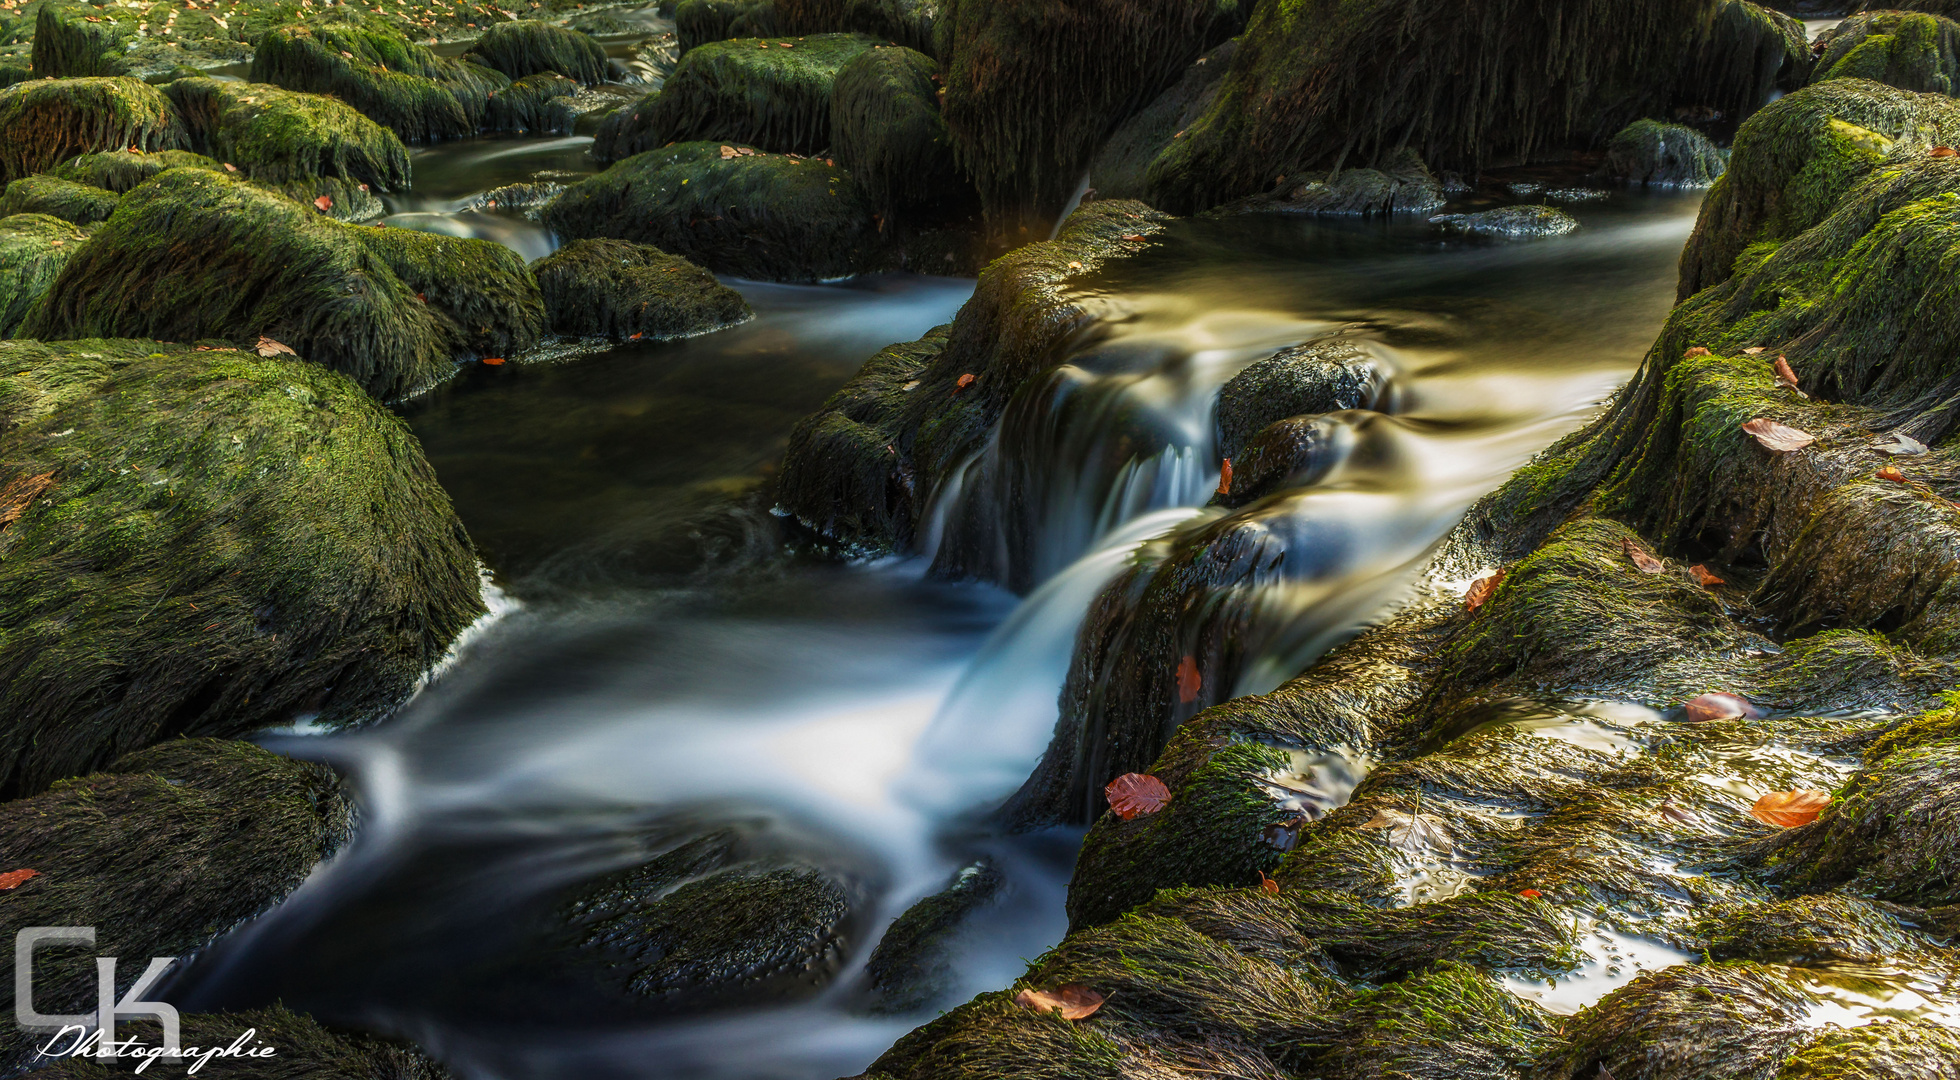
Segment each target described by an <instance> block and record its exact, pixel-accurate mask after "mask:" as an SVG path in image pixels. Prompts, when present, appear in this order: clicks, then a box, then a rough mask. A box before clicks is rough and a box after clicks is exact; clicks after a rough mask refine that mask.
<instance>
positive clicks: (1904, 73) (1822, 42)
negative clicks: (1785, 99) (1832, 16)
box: [1811, 11, 1960, 95]
mask: <svg viewBox="0 0 1960 1080" xmlns="http://www.w3.org/2000/svg"><path fill="white" fill-rule="evenodd" d="M1817 40H1818V48H1819V49H1820V50H1821V51H1820V52H1819V54H1818V57H1817V64H1816V68H1815V73H1814V74H1813V75H1812V76H1811V81H1812V82H1823V81H1825V80H1827V79H1870V80H1871V81H1873V82H1879V83H1884V84H1885V85H1887V86H1896V87H1898V88H1899V89H1901V90H1913V91H1917V92H1920V93H1930V94H1949V95H1950V94H1952V93H1953V91H1954V85H1955V79H1956V77H1960V23H1955V22H1954V21H1953V20H1952V19H1950V18H1946V17H1944V16H1940V15H1928V14H1917V13H1909V12H1903V11H1879V12H1873V13H1870V14H1863V15H1853V16H1851V17H1850V18H1848V19H1846V20H1844V21H1843V22H1842V23H1839V24H1838V25H1837V26H1835V27H1832V28H1831V29H1829V30H1827V31H1825V32H1824V33H1823V34H1822V35H1821V36H1820V37H1819V38H1818V39H1817Z"/></svg>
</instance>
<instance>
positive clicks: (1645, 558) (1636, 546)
mask: <svg viewBox="0 0 1960 1080" xmlns="http://www.w3.org/2000/svg"><path fill="white" fill-rule="evenodd" d="M1620 546H1621V547H1622V548H1624V549H1625V550H1626V553H1627V558H1629V559H1632V560H1633V565H1634V566H1636V567H1638V568H1639V569H1640V572H1641V573H1643V574H1658V573H1660V572H1661V571H1663V570H1665V569H1667V567H1665V566H1663V565H1661V561H1660V560H1659V559H1656V558H1654V557H1653V556H1652V555H1649V554H1647V549H1646V548H1644V547H1641V546H1640V541H1638V540H1635V539H1634V538H1633V537H1631V536H1629V537H1627V538H1626V539H1624V540H1621V541H1620Z"/></svg>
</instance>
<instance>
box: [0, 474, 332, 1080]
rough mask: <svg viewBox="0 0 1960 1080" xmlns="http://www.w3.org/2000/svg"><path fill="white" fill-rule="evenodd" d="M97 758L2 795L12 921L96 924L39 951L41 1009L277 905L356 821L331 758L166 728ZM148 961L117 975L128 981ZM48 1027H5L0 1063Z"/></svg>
mask: <svg viewBox="0 0 1960 1080" xmlns="http://www.w3.org/2000/svg"><path fill="white" fill-rule="evenodd" d="M8 449H9V450H10V451H11V450H13V449H15V447H14V446H9V447H8ZM10 456H11V455H10ZM15 528H18V524H16V526H15ZM9 531H10V532H11V531H12V530H11V529H10V530H9ZM13 550H14V551H18V550H19V542H18V541H15V543H14V545H13ZM8 562H9V564H11V563H12V562H13V556H12V555H11V553H10V556H9V560H8ZM10 573H12V571H0V574H10ZM11 704H13V703H12V702H10V705H11ZM7 715H8V716H9V717H10V718H11V717H12V716H14V715H16V714H14V713H13V711H12V709H11V708H10V709H9V711H8V714H7ZM98 768H100V771H96V772H93V773H91V774H90V775H87V776H82V777H79V778H77V779H73V780H64V781H62V782H60V783H58V784H55V785H54V786H53V787H52V788H50V789H48V790H46V791H43V792H41V793H40V794H37V795H33V796H31V797H28V798H17V799H15V800H14V801H12V802H8V803H4V804H0V852H4V853H5V857H6V860H7V863H8V865H10V866H16V867H32V868H34V869H36V870H39V871H40V872H41V873H40V875H39V876H38V877H35V878H32V879H30V880H28V881H27V882H25V883H24V884H22V885H20V886H19V887H17V888H15V889H14V890H12V891H11V892H9V893H8V895H7V911H8V918H9V920H10V923H11V924H17V925H19V926H22V927H26V926H92V927H94V928H95V932H96V940H95V945H94V946H93V947H87V948H84V947H79V946H50V947H46V948H44V949H42V950H37V954H36V963H35V980H34V981H35V985H34V994H35V1004H36V1005H37V1006H39V1007H40V1009H41V1011H43V1012H50V1013H79V1012H88V1011H90V1010H91V1009H92V1008H93V1002H94V1001H95V962H94V960H93V959H92V958H93V957H94V956H96V955H108V956H124V957H143V958H145V962H147V958H148V957H152V956H183V955H186V954H189V953H192V952H195V951H197V950H198V949H200V948H202V947H203V946H204V945H205V944H207V943H208V942H210V941H211V939H212V938H214V937H216V936H218V935H219V934H222V933H224V932H225V931H227V930H230V929H232V928H233V927H235V926H237V925H238V924H239V923H241V922H243V921H245V920H246V919H249V918H251V917H252V916H254V915H256V914H258V913H259V912H261V911H263V910H265V909H266V908H268V907H270V906H272V905H273V904H274V903H276V902H278V901H279V900H280V899H282V898H284V897H285V896H286V895H287V894H288V893H290V892H291V891H292V890H293V889H295V888H297V887H298V886H299V884H300V882H302V881H304V880H305V879H306V875H307V873H308V872H309V871H311V870H312V869H313V867H314V864H316V863H317V862H319V860H320V859H321V858H322V857H324V856H325V855H327V854H328V853H329V852H331V851H332V850H333V848H334V847H335V846H336V845H337V844H339V843H340V842H341V841H342V839H343V838H344V837H345V836H346V834H347V832H348V831H349V829H350V827H351V824H352V819H351V813H350V806H349V804H348V802H347V801H346V799H345V798H344V797H343V796H342V794H341V792H340V788H339V784H338V782H337V781H336V779H335V777H334V775H333V773H332V771H331V770H329V769H327V768H326V767H325V766H322V765H317V764H312V763H307V762H297V761H289V760H287V759H285V758H281V757H277V756H275V755H273V754H270V753H268V752H266V751H264V750H261V749H259V748H258V747H256V746H252V745H250V744H247V743H241V742H231V741H227V740H219V739H172V740H170V741H168V742H165V743H163V744H162V745H159V746H155V747H152V748H150V749H147V750H143V751H140V752H138V753H134V754H130V755H128V756H125V757H122V758H120V759H119V760H116V761H115V762H114V763H113V764H110V765H108V766H107V767H106V768H101V767H100V766H98ZM125 969H126V970H125ZM142 970H143V965H142V964H137V963H134V962H133V961H129V960H125V961H124V962H123V965H122V966H121V967H119V968H118V969H117V974H118V975H119V976H120V979H121V981H122V983H123V985H124V986H127V984H128V983H131V982H134V981H135V979H136V976H137V975H138V974H140V973H141V971H142ZM236 1034H237V1032H234V1033H233V1035H234V1036H235V1035H236ZM43 1038H45V1036H42V1037H36V1036H33V1035H30V1034H28V1033H26V1032H23V1031H21V1030H20V1029H19V1028H17V1027H12V1026H10V1027H9V1029H8V1033H7V1037H6V1042H5V1045H4V1048H3V1049H0V1061H7V1062H8V1063H9V1064H20V1063H22V1062H24V1061H25V1060H26V1058H27V1057H29V1056H31V1054H32V1046H33V1045H34V1044H36V1043H38V1042H40V1041H41V1039H43ZM225 1041H226V1042H227V1043H228V1042H229V1041H230V1039H229V1038H228V1039H226V1040H225ZM221 1045H222V1044H221ZM282 1049H283V1048H282Z"/></svg>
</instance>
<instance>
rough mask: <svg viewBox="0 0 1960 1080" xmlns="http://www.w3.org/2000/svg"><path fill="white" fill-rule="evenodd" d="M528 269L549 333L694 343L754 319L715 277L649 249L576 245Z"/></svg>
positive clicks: (616, 243) (621, 243) (614, 243)
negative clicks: (687, 339) (692, 339)
mask: <svg viewBox="0 0 1960 1080" xmlns="http://www.w3.org/2000/svg"><path fill="white" fill-rule="evenodd" d="M531 269H532V272H533V273H534V274H535V275H536V276H537V279H538V287H539V289H540V290H541V291H542V293H543V296H544V305H545V310H546V311H548V312H549V313H550V317H551V329H552V330H553V331H554V332H556V333H560V334H566V335H570V336H574V337H587V336H596V337H609V338H612V339H613V340H615V341H624V340H628V339H632V340H639V339H640V338H643V337H645V338H654V339H660V338H673V337H689V336H692V335H695V334H705V333H707V332H709V331H711V330H719V329H722V328H723V327H726V326H733V325H735V324H736V323H739V322H744V321H746V320H748V319H750V318H752V317H753V316H754V312H752V311H750V310H749V305H748V301H746V300H744V299H742V294H741V293H738V292H736V291H735V290H734V289H731V288H729V287H728V286H726V285H723V284H722V283H721V282H719V281H716V280H715V276H714V275H713V274H711V273H709V272H708V271H706V270H703V269H701V268H700V267H698V266H696V265H694V264H693V263H691V262H688V261H687V260H686V259H682V258H679V257H677V256H674V255H669V254H667V253H666V252H664V251H661V250H660V249H659V248H656V247H649V246H647V245H645V244H634V243H630V242H628V241H625V240H574V241H572V242H571V243H569V244H566V245H565V246H564V247H561V248H559V249H558V250H557V251H555V252H553V253H552V254H550V255H548V256H546V257H545V258H543V259H540V260H539V261H538V262H537V263H536V264H534V265H533V266H532V268H531Z"/></svg>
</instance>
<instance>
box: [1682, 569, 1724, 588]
mask: <svg viewBox="0 0 1960 1080" xmlns="http://www.w3.org/2000/svg"><path fill="white" fill-rule="evenodd" d="M1688 576H1689V577H1691V578H1694V579H1695V584H1697V585H1699V586H1701V587H1702V588H1704V589H1712V588H1714V587H1715V586H1717V585H1725V584H1727V582H1725V581H1723V580H1722V579H1721V578H1719V577H1717V576H1716V575H1715V573H1714V572H1713V571H1711V570H1709V569H1708V567H1706V566H1703V565H1701V564H1700V563H1696V564H1694V565H1693V566H1690V567H1688Z"/></svg>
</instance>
